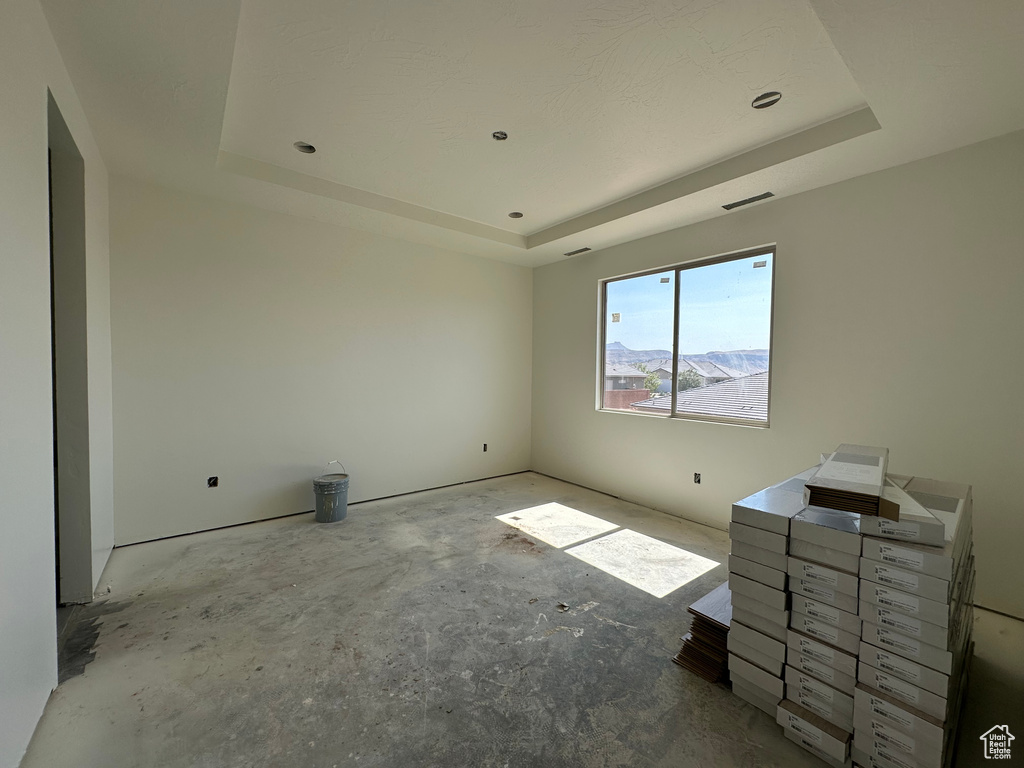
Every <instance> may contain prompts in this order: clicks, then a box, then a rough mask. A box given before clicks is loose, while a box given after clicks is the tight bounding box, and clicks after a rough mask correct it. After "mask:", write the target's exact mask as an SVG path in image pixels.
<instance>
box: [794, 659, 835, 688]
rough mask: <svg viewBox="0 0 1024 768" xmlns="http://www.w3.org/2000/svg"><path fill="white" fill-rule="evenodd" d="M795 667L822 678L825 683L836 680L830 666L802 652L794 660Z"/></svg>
mask: <svg viewBox="0 0 1024 768" xmlns="http://www.w3.org/2000/svg"><path fill="white" fill-rule="evenodd" d="M796 666H797V669H800V670H802V671H804V672H809V673H810V674H812V675H814V676H815V677H818V678H820V679H822V680H824V681H825V682H826V683H834V682H835V680H836V676H835V673H834V672H833V671H832V667H827V666H825V665H824V664H819V663H818V662H816V661H814V660H813V659H808V658H806V657H805V656H804V655H803V654H800V656H799V657H798V658H797V662H796Z"/></svg>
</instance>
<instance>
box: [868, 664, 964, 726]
mask: <svg viewBox="0 0 1024 768" xmlns="http://www.w3.org/2000/svg"><path fill="white" fill-rule="evenodd" d="M929 671H931V670H929ZM936 674H938V673H936ZM946 679H947V680H954V679H955V678H954V677H952V676H949V677H947V678H946ZM857 680H858V681H860V682H861V683H864V685H866V686H868V687H869V688H874V689H875V690H877V691H881V692H882V693H887V694H889V695H890V696H892V697H893V698H894V699H897V700H898V701H902V702H903V703H905V704H909V705H910V706H912V707H914V708H916V709H919V710H921V711H922V712H924V713H926V714H929V715H931V716H932V717H935V718H938V719H939V720H946V719H947V718H948V717H949V715H950V714H951V713H950V711H949V709H950V704H951V702H953V701H955V697H954V698H953V699H950V698H949V696H945V695H943V696H940V695H939V694H937V693H932V692H931V691H928V690H925V689H924V688H921V687H920V686H917V685H914V684H913V683H908V682H907V681H906V680H901V679H900V678H898V677H896V676H895V675H890V674H889V673H888V672H883V671H882V670H880V669H876V668H875V667H872V666H871V665H870V664H865V663H864V661H863V660H862V661H861V662H860V664H858V665H857ZM953 693H955V692H953Z"/></svg>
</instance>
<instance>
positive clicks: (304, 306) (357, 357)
mask: <svg viewBox="0 0 1024 768" xmlns="http://www.w3.org/2000/svg"><path fill="white" fill-rule="evenodd" d="M531 290H532V278H531V273H530V270H529V269H526V268H524V267H516V266H512V265H509V264H503V263H499V262H494V261H486V260H482V259H478V258H473V257H470V256H463V255H459V254H455V253H451V252H446V251H441V250H438V249H435V248H431V247H428V246H424V245H416V244H412V243H406V242H401V241H398V240H393V239H390V238H387V237H383V236H380V235H376V234H371V233H367V232H359V231H354V230H348V229H343V228H340V227H336V226H333V225H329V224H324V223H320V222H315V221H310V220H307V219H299V218H296V217H292V216H288V215H285V214H277V213H269V212H267V211H263V210H258V209H256V208H251V207H246V206H242V205H235V204H228V203H224V202H220V201H217V200H214V199H210V198H203V197H198V196H195V195H191V194H187V193H181V192H174V191H171V190H168V189H164V188H160V187H156V186H149V185H144V184H141V183H138V182H134V181H129V180H127V179H122V178H119V177H114V179H113V180H112V183H111V295H112V318H113V333H112V338H113V349H114V352H113V355H114V363H115V369H114V371H115V372H114V394H115V398H114V403H115V410H114V437H115V440H114V447H115V459H116V460H115V475H114V479H115V492H114V498H115V518H116V535H117V542H118V543H119V544H125V543H129V542H135V541H141V540H146V539H152V538H156V537H160V536H168V535H172V534H178V533H185V532H188V531H196V530H201V529H206V528H212V527H216V526H223V525H229V524H233V523H242V522H247V521H252V520H258V519H261V518H267V517H272V516H276V515H285V514H291V513H296V512H303V511H306V510H310V509H312V508H313V503H314V497H313V491H312V482H311V481H312V478H313V477H314V476H315V475H316V474H318V473H319V471H320V469H321V468H322V467H323V465H324V464H325V463H326V462H327V461H328V460H330V459H335V458H338V459H341V460H342V461H343V462H344V463H345V465H346V467H347V469H348V471H349V473H350V474H351V478H352V479H351V487H350V492H349V499H350V501H358V500H361V499H370V498H377V497H381V496H387V495H392V494H397V493H403V492H407V491H414V490H419V489H423V488H429V487H433V486H439V485H444V484H447V483H455V482H460V481H466V480H472V479H478V478H481V477H487V476H490V475H497V474H502V473H507V472H515V471H519V470H525V469H528V468H529V456H530V365H531V351H530V345H531ZM485 442H486V443H487V444H488V452H487V453H483V450H482V446H483V443H485ZM211 475H217V476H219V478H220V487H219V488H216V489H208V488H207V487H206V479H207V477H208V476H211ZM356 509H358V508H356ZM352 514H356V513H355V511H353V512H352Z"/></svg>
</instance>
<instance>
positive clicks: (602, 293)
mask: <svg viewBox="0 0 1024 768" xmlns="http://www.w3.org/2000/svg"><path fill="white" fill-rule="evenodd" d="M767 254H771V261H772V279H771V288H770V299H771V311H770V312H769V319H768V403H767V409H766V414H765V420H764V421H760V420H758V419H742V418H736V417H732V416H711V415H708V414H700V415H698V414H689V413H677V412H676V403H677V400H678V395H679V391H678V389H677V388H676V381H677V380H678V378H679V292H680V284H681V280H680V278H681V277H682V274H683V272H685V271H687V270H690V269H699V268H700V267H706V266H710V265H712V264H721V263H724V262H728V261H739V260H740V259H749V258H751V257H753V256H761V255H767ZM777 264H778V251H777V248H776V244H775V243H770V244H768V245H763V246H760V247H757V248H745V249H743V250H742V251H733V252H730V253H722V254H718V255H715V256H708V257H705V258H698V259H691V260H689V261H684V262H679V263H677V264H668V265H665V266H662V267H655V268H652V269H644V270H641V271H639V272H631V273H629V274H626V275H616V276H615V277H607V278H603V279H601V280H600V281H599V283H600V287H599V300H598V326H599V330H598V340H599V341H598V344H599V346H598V367H597V372H598V394H597V410H598V411H600V412H603V413H619V414H627V415H632V416H650V417H653V418H656V419H665V418H667V419H679V420H681V421H700V422H708V423H711V424H728V425H731V426H738V427H752V428H755V429H768V428H769V427H770V426H771V414H772V369H773V365H772V357H773V355H774V354H775V273H776V266H777ZM669 271H671V272H673V273H674V278H675V283H674V285H673V286H672V288H673V292H674V297H673V306H672V385H671V389H670V391H671V397H672V402H671V404H670V406H669V412H668V414H666V415H664V416H663V415H661V414H657V413H639V412H637V411H627V410H621V409H618V408H605V406H604V398H605V388H604V387H605V373H604V372H605V366H606V353H607V351H608V349H607V347H608V339H607V334H608V284H609V283H617V282H620V281H622V280H631V279H632V278H635V277H644V276H646V275H656V274H659V273H662V272H669Z"/></svg>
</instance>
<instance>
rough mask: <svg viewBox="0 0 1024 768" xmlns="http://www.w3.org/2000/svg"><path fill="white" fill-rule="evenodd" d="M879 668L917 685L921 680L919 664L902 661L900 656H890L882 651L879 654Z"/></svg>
mask: <svg viewBox="0 0 1024 768" xmlns="http://www.w3.org/2000/svg"><path fill="white" fill-rule="evenodd" d="M878 666H879V668H881V669H884V670H885V671H886V672H891V673H892V674H894V675H898V676H899V677H902V678H903V679H904V680H909V681H911V682H912V683H916V682H918V681H919V680H920V679H921V669H920V667H918V665H917V664H914V663H912V662H909V661H905V660H903V659H901V658H900V657H899V656H890V655H889V654H888V653H884V652H882V651H879V652H878Z"/></svg>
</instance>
